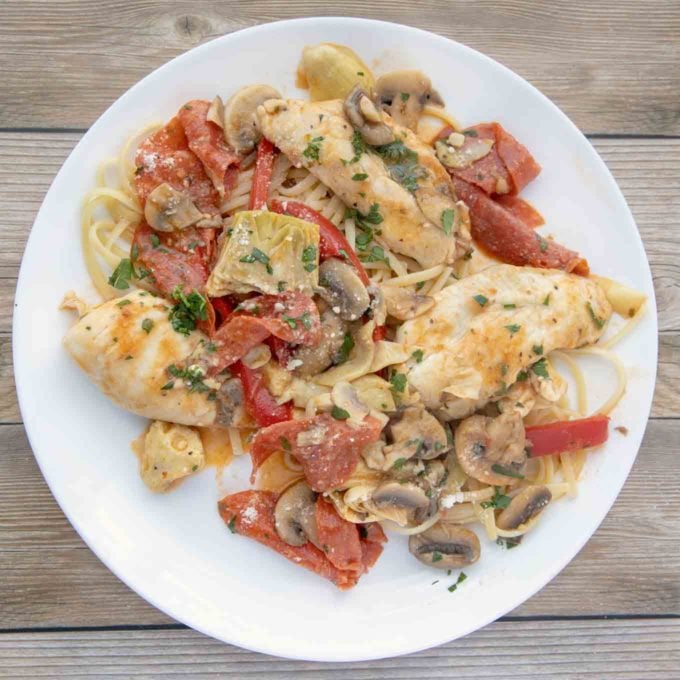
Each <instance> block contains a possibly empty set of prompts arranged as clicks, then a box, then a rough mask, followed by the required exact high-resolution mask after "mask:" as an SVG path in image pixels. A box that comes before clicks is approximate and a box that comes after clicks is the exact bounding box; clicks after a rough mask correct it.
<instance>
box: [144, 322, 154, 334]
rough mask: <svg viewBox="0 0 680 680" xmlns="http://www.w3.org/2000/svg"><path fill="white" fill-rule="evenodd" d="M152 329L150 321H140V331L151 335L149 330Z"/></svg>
mask: <svg viewBox="0 0 680 680" xmlns="http://www.w3.org/2000/svg"><path fill="white" fill-rule="evenodd" d="M152 328H153V321H152V320H151V319H144V321H142V330H143V331H144V332H145V333H146V334H147V335H148V334H149V333H151V329H152Z"/></svg>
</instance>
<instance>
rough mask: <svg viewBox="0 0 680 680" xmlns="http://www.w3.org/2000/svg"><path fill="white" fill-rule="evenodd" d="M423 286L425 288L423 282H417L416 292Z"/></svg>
mask: <svg viewBox="0 0 680 680" xmlns="http://www.w3.org/2000/svg"><path fill="white" fill-rule="evenodd" d="M424 286H425V281H418V283H416V290H420V289H421V288H423V287H424Z"/></svg>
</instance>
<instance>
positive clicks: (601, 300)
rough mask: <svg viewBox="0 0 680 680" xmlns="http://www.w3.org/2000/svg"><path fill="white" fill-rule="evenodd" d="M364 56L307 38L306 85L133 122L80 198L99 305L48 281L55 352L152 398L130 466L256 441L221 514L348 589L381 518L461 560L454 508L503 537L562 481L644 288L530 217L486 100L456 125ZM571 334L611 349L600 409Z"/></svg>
mask: <svg viewBox="0 0 680 680" xmlns="http://www.w3.org/2000/svg"><path fill="white" fill-rule="evenodd" d="M327 60H331V61H332V64H329V65H328V66H329V67H328V68H327V69H324V68H321V66H322V62H324V63H325V61H327ZM357 64H362V66H361V69H364V68H365V69H367V67H365V65H364V64H363V62H362V61H361V60H360V58H359V57H358V55H355V54H354V53H353V52H352V51H351V50H348V49H347V48H344V47H342V46H337V45H329V44H328V45H323V46H316V47H308V48H306V49H305V51H304V54H303V58H302V63H301V73H307V75H308V76H309V77H310V79H311V80H310V82H313V86H312V88H311V90H310V91H311V93H312V94H314V93H318V92H324V93H326V94H325V95H324V99H323V100H320V101H316V100H314V99H312V100H311V101H302V100H283V99H280V98H277V96H275V95H277V94H278V93H276V92H275V90H273V89H272V88H271V87H269V86H265V85H252V86H247V87H246V88H243V89H242V90H239V91H237V92H236V93H233V94H232V96H231V98H230V99H229V100H228V101H227V102H226V103H225V102H222V100H221V98H219V97H217V98H215V99H214V100H213V101H212V103H211V102H209V101H207V100H205V101H204V100H193V101H191V102H187V103H185V104H184V105H182V106H181V108H180V109H179V110H178V113H177V115H176V116H175V117H174V118H173V119H172V120H170V121H169V122H167V123H165V124H162V123H155V124H153V125H150V126H148V127H146V128H143V129H141V130H140V131H139V132H138V133H136V134H135V135H133V136H132V137H131V138H130V139H129V140H128V141H127V142H126V143H125V144H124V145H123V146H122V148H121V151H120V154H119V155H118V156H117V157H116V158H110V159H106V160H104V161H102V163H101V164H100V166H99V168H98V171H97V173H96V178H95V182H96V184H95V187H94V188H93V189H92V190H91V191H90V192H88V194H87V195H86V196H85V197H84V199H83V209H82V219H81V240H82V249H83V257H84V261H85V264H86V266H87V270H88V272H89V274H90V277H91V279H92V282H93V284H94V286H95V288H96V289H97V291H98V292H99V294H100V295H101V297H102V299H103V300H104V302H103V303H102V304H101V305H98V306H95V307H92V308H90V307H85V306H84V305H83V303H82V302H81V301H80V300H79V299H78V298H77V297H76V296H75V294H72V293H70V294H69V295H67V297H66V298H65V300H64V304H63V308H64V309H75V310H77V311H78V312H79V314H80V316H81V318H80V320H79V321H78V322H77V323H76V324H75V325H74V327H73V328H72V329H71V330H70V331H69V333H68V334H67V336H66V339H65V346H66V348H67V350H68V351H69V352H70V353H71V354H72V355H73V356H74V358H75V359H76V360H77V361H78V363H79V364H80V366H81V367H82V368H83V370H85V371H86V372H87V373H88V374H89V375H90V377H91V378H92V379H93V380H94V381H95V382H96V383H97V384H99V386H100V387H101V388H102V390H103V391H105V392H106V394H107V395H109V396H110V397H111V398H112V399H113V400H114V401H115V402H116V403H117V404H119V405H120V406H122V407H123V408H127V409H128V410H130V411H132V412H134V413H138V414H141V415H144V416H145V417H147V418H149V419H151V420H152V421H154V424H153V425H152V426H151V427H150V428H149V429H148V431H147V433H146V435H144V436H143V437H142V438H141V439H140V441H139V442H138V449H139V452H140V453H139V459H140V466H141V469H142V473H143V478H145V481H146V480H152V483H151V482H148V485H149V487H150V488H152V490H156V491H159V490H160V491H167V490H170V489H172V488H174V487H175V486H176V485H177V484H179V483H180V482H181V481H182V479H184V478H185V477H187V476H189V475H191V474H194V473H198V472H200V470H201V469H202V468H203V467H204V466H205V465H206V464H212V462H213V461H221V462H222V463H224V462H225V461H228V460H231V458H232V457H233V456H237V457H238V456H243V455H246V454H249V455H250V457H251V459H252V462H253V476H252V479H251V481H252V482H253V483H255V482H256V481H257V480H258V471H259V474H260V477H259V487H255V488H253V489H249V490H245V491H242V492H240V493H237V494H232V495H230V496H226V497H225V498H223V499H222V500H221V501H220V503H219V511H220V514H221V515H222V517H223V518H224V520H225V522H226V523H227V524H228V526H229V527H230V528H231V529H232V531H234V532H236V533H241V534H244V535H246V536H250V537H252V538H254V539H255V540H259V541H260V542H262V543H265V544H266V545H268V546H269V547H272V548H274V549H275V550H277V551H278V552H280V553H281V554H282V555H284V556H286V557H288V558H289V559H292V560H293V561H295V562H296V563H298V564H302V566H306V567H307V568H309V569H311V570H312V571H315V572H317V573H319V574H322V575H324V576H326V577H328V578H330V579H331V580H332V581H333V582H334V583H335V584H336V585H337V586H338V587H340V588H349V587H352V586H353V585H355V584H356V582H357V581H358V579H359V577H360V576H361V574H363V573H364V572H365V571H367V570H368V569H369V568H370V567H371V566H373V563H374V562H375V561H376V560H377V559H378V556H379V554H380V551H381V550H382V547H381V546H382V543H384V541H385V540H387V539H386V536H385V534H384V533H383V529H386V530H387V531H388V532H392V533H399V534H403V535H406V536H408V537H409V550H410V552H411V553H412V554H413V556H414V557H416V558H417V559H418V560H420V561H421V562H423V563H424V564H426V565H428V566H431V567H435V568H445V569H451V568H460V567H464V566H466V565H468V564H472V563H474V562H475V561H477V559H479V557H480V555H481V554H482V553H483V552H484V551H485V550H486V549H487V548H486V547H484V548H482V544H481V543H480V541H479V538H478V536H477V534H476V533H475V532H474V531H472V529H471V528H472V527H475V526H477V527H479V528H480V529H481V530H482V532H483V534H485V535H486V537H487V538H488V539H489V540H491V541H497V542H498V543H500V544H502V545H505V546H506V547H508V548H511V547H515V546H516V545H518V544H519V543H520V542H521V540H522V537H523V536H524V535H525V534H527V533H529V532H530V531H531V530H532V529H533V528H534V527H535V526H536V525H537V524H538V523H539V522H540V521H541V517H542V513H543V511H544V509H545V508H546V507H547V506H548V505H552V504H553V503H554V502H555V501H557V500H558V499H560V498H562V497H565V496H568V497H571V498H574V497H576V496H577V495H578V489H579V481H580V480H581V478H582V475H583V471H584V469H585V466H586V463H587V459H588V456H589V455H590V452H591V451H593V450H596V449H597V447H598V446H600V445H601V444H603V443H604V442H605V441H606V439H607V428H608V420H609V419H608V416H609V415H610V414H611V413H612V412H613V411H614V410H615V409H616V406H617V405H618V403H619V402H620V401H621V399H623V398H624V395H625V391H626V382H627V378H626V370H625V367H624V366H623V364H622V362H621V360H620V359H619V358H618V357H617V355H616V354H615V353H614V351H613V349H612V348H613V347H615V345H616V344H617V343H619V342H620V341H621V340H622V339H623V338H624V337H625V336H626V335H628V334H629V333H631V332H633V331H634V327H635V325H636V324H637V323H638V321H639V319H640V318H641V317H642V315H643V314H644V313H645V300H644V296H643V295H641V294H640V293H638V292H637V291H634V290H632V289H630V288H628V287H626V286H624V285H622V284H620V283H618V282H616V281H612V280H611V279H605V278H601V277H597V276H590V277H589V276H588V274H589V267H588V263H587V260H586V259H585V258H584V257H583V256H581V255H580V254H579V253H576V252H574V251H572V250H570V249H568V248H566V247H565V246H562V245H561V244H559V243H557V242H555V241H552V240H548V239H545V238H543V237H542V236H541V235H540V233H539V232H537V231H535V230H534V228H535V227H536V226H537V224H540V223H542V217H541V216H540V215H539V214H538V213H537V212H536V211H535V210H534V209H533V208H532V207H531V206H530V205H529V204H527V203H526V202H525V201H523V199H521V198H520V197H519V195H518V194H519V193H520V191H521V190H522V188H523V187H524V186H525V185H526V184H527V183H528V182H530V181H531V180H532V179H534V177H536V175H537V174H538V173H539V172H540V166H538V164H537V163H536V161H535V160H534V159H533V157H532V156H531V154H530V152H529V151H528V150H527V149H526V148H525V147H524V146H522V145H521V144H520V143H519V142H518V141H517V140H515V139H514V138H513V137H512V136H511V135H510V134H509V133H508V132H507V131H506V130H505V129H504V128H503V127H502V126H501V125H500V124H499V123H483V124H478V125H473V126H469V127H467V128H465V129H462V128H461V127H460V126H459V125H458V123H457V122H456V121H455V119H454V118H453V117H452V116H451V115H450V114H449V113H448V112H447V111H446V110H445V109H444V107H443V106H440V105H439V103H438V102H439V101H440V98H439V95H438V94H437V93H436V91H435V90H434V88H433V87H432V83H431V82H430V81H429V79H428V78H427V76H426V75H425V74H422V73H419V72H415V71H403V72H391V73H388V74H383V75H382V76H379V77H375V76H374V74H372V73H370V71H368V70H366V71H361V74H359V73H358V72H357V70H356V69H357V68H358V67H357ZM331 66H332V68H331ZM361 69H360V70H361ZM324 73H331V74H333V76H332V78H331V77H330V76H324V75H323V74H324ZM414 74H416V75H414ZM312 76H313V77H312ZM324 78H328V80H324ZM395 84H396V85H398V89H397V90H395V87H396V85H395ZM362 87H363V88H369V90H370V91H366V90H364V89H362ZM328 92H334V93H336V95H337V96H333V97H330V98H329V97H328V96H327V93H328ZM395 92H398V93H399V96H397V95H396V94H395ZM433 121H436V125H437V127H436V128H433V127H432V125H433ZM479 248H482V249H483V250H479ZM575 300H576V301H578V302H577V303H576V302H574V301H575ZM613 313H617V314H619V315H621V316H623V317H624V319H625V322H624V323H623V325H622V326H621V327H620V328H619V330H616V331H615V332H613V333H610V334H609V335H608V336H607V335H606V334H605V331H606V330H607V324H608V321H609V318H610V317H611V316H612V314H613ZM582 357H590V358H594V359H596V360H598V361H603V362H607V363H608V364H609V365H611V366H612V368H613V373H614V374H615V382H614V383H613V385H612V391H611V394H610V395H609V396H608V397H607V398H606V399H605V400H604V403H603V404H601V405H599V406H598V407H597V408H596V409H595V410H593V405H592V404H591V403H590V402H591V395H590V390H589V385H588V380H587V376H586V375H584V372H583V370H582V369H581V366H580V359H581V358H582ZM159 367H160V368H159ZM559 369H562V370H565V376H566V375H570V376H571V382H572V383H573V384H574V386H575V394H574V395H573V397H572V395H567V389H568V388H567V385H568V383H567V381H566V380H565V378H564V377H563V376H562V375H561V374H560V370H559ZM196 428H199V430H198V431H200V434H201V437H198V436H196V432H197V430H196ZM217 432H219V433H220V434H219V435H217V434H215V433H217ZM159 433H161V434H162V436H161V434H159ZM201 441H203V442H206V443H207V442H210V447H209V448H210V452H209V455H204V451H203V445H202V444H201ZM220 447H222V448H223V449H224V452H225V454H224V455H218V454H217V453H216V450H217V449H218V448H220ZM555 512H558V511H557V510H555Z"/></svg>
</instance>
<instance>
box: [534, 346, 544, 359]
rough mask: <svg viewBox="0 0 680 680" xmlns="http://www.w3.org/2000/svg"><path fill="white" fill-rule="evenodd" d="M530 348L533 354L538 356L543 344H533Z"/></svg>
mask: <svg viewBox="0 0 680 680" xmlns="http://www.w3.org/2000/svg"><path fill="white" fill-rule="evenodd" d="M531 349H532V350H533V352H534V354H538V355H539V356H540V355H541V354H543V345H534V346H533V347H532V348H531Z"/></svg>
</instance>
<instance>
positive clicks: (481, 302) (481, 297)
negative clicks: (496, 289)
mask: <svg viewBox="0 0 680 680" xmlns="http://www.w3.org/2000/svg"><path fill="white" fill-rule="evenodd" d="M472 299H473V300H474V301H475V302H476V303H477V304H478V305H479V306H480V307H483V306H484V305H485V304H486V303H487V302H488V301H489V298H488V297H485V296H484V295H473V296H472ZM506 328H507V326H506Z"/></svg>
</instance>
